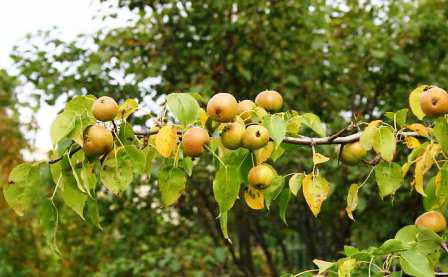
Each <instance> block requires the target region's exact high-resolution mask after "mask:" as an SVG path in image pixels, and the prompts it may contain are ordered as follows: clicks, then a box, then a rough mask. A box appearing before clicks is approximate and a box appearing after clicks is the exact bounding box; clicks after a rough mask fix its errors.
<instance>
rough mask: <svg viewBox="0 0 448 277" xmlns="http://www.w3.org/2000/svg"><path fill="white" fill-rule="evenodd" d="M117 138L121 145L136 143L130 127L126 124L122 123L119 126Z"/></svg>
mask: <svg viewBox="0 0 448 277" xmlns="http://www.w3.org/2000/svg"><path fill="white" fill-rule="evenodd" d="M118 138H119V140H120V142H121V143H122V144H123V145H129V144H134V143H136V141H137V138H136V137H135V134H134V130H132V125H131V124H129V123H128V122H123V123H122V124H121V125H120V131H118Z"/></svg>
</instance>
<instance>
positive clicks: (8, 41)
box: [0, 0, 129, 158]
mask: <svg viewBox="0 0 448 277" xmlns="http://www.w3.org/2000/svg"><path fill="white" fill-rule="evenodd" d="M98 2H99V1H98V0H0V67H1V68H6V69H7V70H8V71H10V72H14V70H13V68H12V62H11V60H10V59H9V58H8V55H9V53H10V52H11V49H12V47H13V46H14V45H15V44H20V43H23V40H22V39H23V38H24V36H25V34H27V33H35V32H36V31H38V30H46V29H49V28H51V27H53V26H56V27H58V29H59V32H60V34H61V38H63V39H68V40H69V39H72V38H74V37H75V36H76V35H77V34H79V33H92V32H94V31H96V30H98V29H99V28H102V27H105V26H107V27H112V26H117V25H122V24H124V23H125V19H126V18H129V17H128V16H127V15H124V16H121V17H120V18H119V19H118V20H116V21H114V22H112V23H111V22H107V23H105V22H101V21H99V20H93V17H94V15H97V11H98V9H99V8H100V7H101V6H100V5H99V3H98ZM106 24H107V25H106ZM26 89H30V88H27V87H25V90H26ZM59 109H60V107H51V106H48V105H43V106H42V108H41V110H40V111H39V112H38V113H37V119H38V124H39V128H38V131H37V134H35V135H32V138H33V141H35V147H36V150H37V153H36V154H37V155H34V158H41V157H42V156H45V153H46V152H47V151H48V150H49V149H51V140H50V124H51V122H52V121H53V119H54V118H55V116H56V113H57V112H58V110H59ZM25 116H26V115H24V117H25ZM27 137H28V138H30V136H27Z"/></svg>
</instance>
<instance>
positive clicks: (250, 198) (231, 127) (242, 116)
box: [182, 90, 283, 209]
mask: <svg viewBox="0 0 448 277" xmlns="http://www.w3.org/2000/svg"><path fill="white" fill-rule="evenodd" d="M282 105H283V97H282V96H281V95H280V93H278V92H276V91H272V90H270V91H263V92H261V93H259V94H258V95H257V97H256V98H255V102H253V101H251V100H243V101H240V102H237V100H236V99H235V97H234V96H233V95H231V94H229V93H218V94H216V95H214V96H213V97H212V98H211V99H210V100H209V101H208V103H207V115H208V117H209V118H210V119H211V120H213V121H215V122H217V123H222V124H225V125H224V128H222V131H221V134H220V137H221V142H222V145H223V146H224V147H225V148H227V149H231V150H235V149H237V148H239V147H244V148H247V149H249V150H252V151H254V150H257V149H260V148H262V147H264V146H266V144H267V143H268V142H269V131H268V129H266V128H265V127H264V126H263V125H261V124H258V123H254V121H253V117H254V114H258V115H259V117H262V116H263V115H265V114H267V113H268V112H275V111H278V110H280V109H281V107H282ZM255 109H257V112H256V111H255ZM209 142H210V137H209V134H208V131H207V130H206V129H204V128H201V127H192V128H190V129H188V130H187V131H186V132H185V133H184V134H183V136H182V147H183V151H184V154H185V155H187V156H191V157H197V156H199V155H201V154H202V153H203V152H204V151H205V145H206V144H208V143H209ZM274 176H275V171H274V169H273V168H272V167H271V166H270V165H268V164H260V165H257V166H255V167H253V168H252V169H251V170H250V171H249V175H248V180H249V187H248V188H247V189H246V191H245V195H244V196H245V199H246V203H247V204H248V205H249V206H250V207H251V208H254V209H262V208H263V207H264V200H263V194H262V192H261V191H260V190H263V189H265V188H267V187H268V186H269V185H271V184H272V181H273V179H274Z"/></svg>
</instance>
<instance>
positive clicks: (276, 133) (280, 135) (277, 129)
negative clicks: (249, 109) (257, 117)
mask: <svg viewBox="0 0 448 277" xmlns="http://www.w3.org/2000/svg"><path fill="white" fill-rule="evenodd" d="M263 125H264V127H266V129H268V131H269V136H270V137H271V138H272V140H273V141H274V142H275V144H276V145H277V146H278V145H280V143H282V141H283V139H284V138H285V135H286V121H285V120H284V119H283V118H282V117H281V115H278V114H274V115H272V116H265V117H264V118H263Z"/></svg>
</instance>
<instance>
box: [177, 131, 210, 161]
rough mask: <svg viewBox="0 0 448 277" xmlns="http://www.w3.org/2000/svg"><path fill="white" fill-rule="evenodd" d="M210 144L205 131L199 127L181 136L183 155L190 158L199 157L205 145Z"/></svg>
mask: <svg viewBox="0 0 448 277" xmlns="http://www.w3.org/2000/svg"><path fill="white" fill-rule="evenodd" d="M209 142H210V136H209V135H208V132H207V130H205V129H204V128H201V127H192V128H190V129H188V130H187V131H186V132H185V133H184V134H183V136H182V147H183V149H184V154H185V155H187V156H190V157H197V156H200V155H201V154H202V153H204V151H205V148H204V146H205V144H208V143H209Z"/></svg>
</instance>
